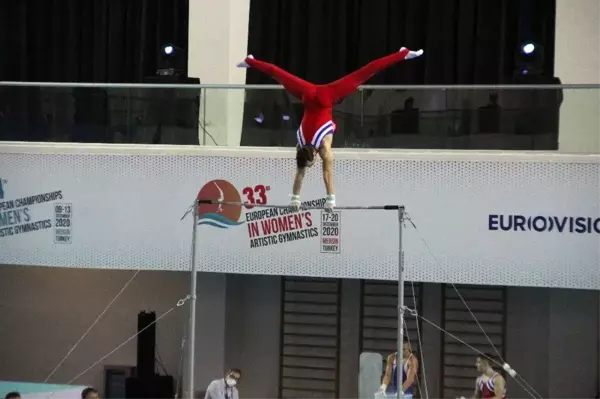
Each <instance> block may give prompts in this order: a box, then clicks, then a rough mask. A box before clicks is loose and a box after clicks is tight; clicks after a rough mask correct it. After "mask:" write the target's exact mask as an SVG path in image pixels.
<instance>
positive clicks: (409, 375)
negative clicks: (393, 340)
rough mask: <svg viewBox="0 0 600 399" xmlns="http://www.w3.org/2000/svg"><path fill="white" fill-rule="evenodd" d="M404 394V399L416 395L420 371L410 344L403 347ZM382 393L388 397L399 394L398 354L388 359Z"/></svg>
mask: <svg viewBox="0 0 600 399" xmlns="http://www.w3.org/2000/svg"><path fill="white" fill-rule="evenodd" d="M402 359H404V364H403V365H402V369H401V370H402V392H403V393H404V399H412V397H413V395H414V393H415V382H416V378H417V371H418V370H419V361H418V360H417V357H416V356H414V355H413V353H412V348H411V347H410V344H409V343H408V342H404V345H403V346H402ZM380 392H381V393H384V394H386V396H396V395H397V394H398V367H397V362H396V353H392V354H390V355H389V356H388V357H387V361H386V365H385V375H384V376H383V381H382V384H381V388H380Z"/></svg>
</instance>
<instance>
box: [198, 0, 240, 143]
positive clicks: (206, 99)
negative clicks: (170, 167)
mask: <svg viewBox="0 0 600 399" xmlns="http://www.w3.org/2000/svg"><path fill="white" fill-rule="evenodd" d="M189 11H190V12H189V31H188V43H189V44H188V47H189V48H188V75H189V76H193V77H198V78H200V81H201V82H202V83H210V84H244V83H246V70H245V69H240V68H236V67H235V64H236V63H237V62H239V61H241V60H243V59H244V58H245V57H246V52H247V48H248V21H249V11H250V0H219V1H214V0H190V2H189ZM244 96H245V91H244V90H222V89H206V90H203V93H202V101H201V102H200V124H201V125H202V124H203V122H205V123H206V130H207V131H208V132H209V133H210V134H211V135H212V136H213V137H214V139H215V141H216V142H217V144H218V145H229V146H237V145H239V144H240V139H241V134H242V117H243V110H244ZM204 107H205V108H204ZM205 109H206V112H204V110H205ZM199 135H200V143H201V144H206V145H214V143H213V142H212V140H210V139H208V138H207V137H205V135H204V133H203V131H202V129H200V131H199ZM205 138H206V140H205Z"/></svg>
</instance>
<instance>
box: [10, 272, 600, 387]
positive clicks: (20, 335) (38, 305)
mask: <svg viewBox="0 0 600 399" xmlns="http://www.w3.org/2000/svg"><path fill="white" fill-rule="evenodd" d="M131 273H132V272H128V271H104V270H103V271H99V270H88V269H86V270H75V269H59V268H36V267H14V266H10V267H8V266H3V267H0V318H1V319H2V320H3V323H2V324H0V343H1V345H0V376H2V379H4V380H16V381H19V380H21V381H42V380H43V379H44V378H45V377H46V375H47V374H48V373H49V372H50V371H51V370H52V368H53V367H54V366H55V365H56V364H57V363H58V362H59V361H60V359H61V358H62V356H64V355H65V354H66V353H67V352H68V350H69V349H70V347H71V345H72V344H73V343H74V342H75V341H76V340H77V339H78V338H79V337H80V336H81V334H82V333H83V332H84V331H85V329H86V328H87V327H88V326H89V325H90V323H91V322H92V321H93V320H94V319H95V317H96V315H97V314H98V313H99V312H101V311H102V309H104V307H105V306H106V304H107V303H108V302H109V301H110V299H112V298H113V297H114V295H115V294H116V293H117V292H118V291H119V290H120V289H121V288H122V287H123V285H124V284H125V282H126V281H127V280H128V279H129V278H130V276H131ZM188 277H189V274H188V273H184V272H166V271H164V272H162V271H161V272H143V273H141V274H140V275H139V276H138V278H136V279H135V280H134V281H133V283H132V284H131V285H130V286H129V287H128V288H127V289H126V290H125V292H124V293H123V295H122V297H121V298H120V299H119V300H118V301H117V302H116V303H115V304H114V306H113V307H112V308H111V309H110V310H109V311H108V312H107V314H106V315H105V317H104V318H103V319H102V320H101V321H100V322H99V323H98V324H97V325H96V327H95V328H94V329H93V330H92V332H91V334H90V335H89V336H88V337H87V338H86V339H85V340H84V341H83V342H82V343H81V345H80V346H79V348H78V349H77V350H75V351H74V352H73V354H72V355H71V357H70V358H69V360H67V362H66V363H65V364H64V366H63V367H62V368H61V369H60V370H59V371H58V372H57V373H56V375H55V376H54V377H53V378H52V380H51V381H52V382H57V383H64V382H68V381H69V380H70V379H71V378H73V377H74V376H75V375H77V374H78V373H79V372H81V371H83V370H84V369H85V368H87V366H88V365H90V364H91V363H93V362H95V361H96V360H98V359H99V358H100V357H102V356H103V355H105V354H106V353H108V352H109V351H111V350H112V349H114V348H115V347H116V346H117V345H119V344H120V343H122V342H123V341H124V340H125V339H126V338H128V337H129V336H131V335H132V334H134V333H135V332H136V324H137V313H138V312H139V311H140V310H155V311H157V313H158V314H161V313H162V312H164V311H166V310H168V309H170V308H171V307H172V306H173V305H174V304H175V303H176V302H177V300H178V299H179V298H181V297H183V296H185V295H186V294H187V292H188V289H189V279H188ZM198 284H199V285H198V292H199V301H198V325H197V341H196V342H197V351H196V371H197V373H196V379H195V383H196V388H197V389H200V390H202V389H204V388H205V387H206V385H207V384H208V383H209V382H210V381H211V380H212V379H214V378H219V377H221V376H222V375H223V372H224V371H225V370H226V368H228V367H238V368H241V369H242V370H243V374H244V376H243V380H242V381H241V383H240V390H241V392H242V394H243V396H244V397H247V398H248V397H249V398H253V397H254V398H258V397H262V398H276V397H277V394H278V391H277V385H278V376H279V338H280V337H279V325H280V295H281V285H280V279H279V277H274V276H240V275H228V276H225V275H223V274H204V273H203V274H201V275H200V277H199V280H198ZM422 298H423V306H422V315H423V316H424V317H426V318H428V319H429V320H431V321H433V322H434V323H436V324H438V325H441V324H442V314H441V308H442V300H441V288H440V285H439V284H424V286H423V295H422ZM507 301H508V309H507V318H508V321H507V328H508V333H507V356H506V359H507V361H508V362H509V363H511V365H512V366H513V367H514V368H515V369H517V370H518V371H519V372H520V374H522V375H523V376H524V377H525V378H526V379H527V380H528V381H529V382H530V383H531V384H532V385H533V386H534V387H535V388H536V389H537V390H538V392H539V393H540V394H541V395H543V396H544V397H553V398H560V397H564V398H566V397H594V395H595V394H596V389H597V385H596V384H598V375H599V371H598V355H597V354H598V350H599V349H598V336H599V312H600V301H599V294H598V292H593V291H582V290H560V289H540V288H535V289H534V288H509V290H508V295H507ZM341 312H342V313H341V314H342V319H341V331H342V335H341V349H342V353H341V365H340V387H341V392H340V394H341V395H340V396H341V397H345V398H352V397H355V395H356V392H357V385H358V383H357V373H358V356H359V353H358V351H359V334H360V283H359V281H358V280H344V282H343V285H342V308H341ZM187 316H188V314H187V309H185V308H183V309H180V310H178V311H175V312H174V313H172V314H171V315H169V316H167V318H165V319H164V320H162V321H159V322H158V325H157V345H158V350H159V353H160V356H161V357H162V359H163V362H164V364H165V367H166V368H167V370H168V371H169V372H170V373H171V374H176V373H177V369H178V368H177V367H178V362H179V359H180V354H181V352H180V351H179V345H180V340H181V334H182V332H183V328H184V324H185V321H186V319H187ZM422 338H423V343H424V348H423V355H424V360H425V361H424V362H423V363H425V366H426V369H427V384H428V390H429V396H430V397H438V395H439V383H440V375H441V374H440V373H441V366H440V365H441V338H442V336H441V334H440V333H439V331H438V330H436V329H435V328H433V327H431V326H429V325H427V324H425V323H424V324H423V329H422ZM135 345H136V344H135V340H134V341H132V342H131V343H129V344H127V345H126V346H125V347H123V348H122V349H121V350H119V351H118V352H116V353H115V354H114V355H112V356H111V357H109V358H108V359H106V361H105V362H104V364H106V365H125V366H133V365H134V364H135V354H136V346H135ZM102 374H103V369H102V366H101V365H100V366H98V367H96V368H94V369H93V370H91V371H90V372H89V373H88V374H86V375H84V376H82V377H81V378H80V379H78V380H76V381H74V382H73V383H75V384H81V385H94V386H97V387H100V388H103V380H102ZM509 384H510V385H509V389H510V391H509V392H510V395H511V397H527V396H524V395H523V394H522V391H521V390H519V388H518V387H517V386H516V384H515V383H514V382H510V381H509ZM0 394H2V393H0ZM466 394H469V393H468V392H467V393H465V395H466Z"/></svg>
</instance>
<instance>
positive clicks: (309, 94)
mask: <svg viewBox="0 0 600 399" xmlns="http://www.w3.org/2000/svg"><path fill="white" fill-rule="evenodd" d="M422 54H423V50H419V51H410V50H408V49H406V48H404V47H403V48H401V49H400V51H398V52H396V53H394V54H390V55H388V56H386V57H383V58H379V59H377V60H375V61H372V62H370V63H369V64H367V65H365V66H363V67H362V68H360V69H358V70H357V71H354V72H352V73H351V74H349V75H346V76H344V77H343V78H341V79H338V80H336V81H335V82H332V83H328V84H325V85H316V84H313V83H310V82H307V81H305V80H303V79H300V78H299V77H297V76H294V75H292V74H291V73H289V72H287V71H284V70H283V69H281V68H279V67H277V66H275V65H273V64H269V63H267V62H264V61H259V60H257V59H255V58H254V57H252V56H251V55H249V56H248V57H246V59H245V60H244V61H243V62H240V63H239V64H237V66H238V67H241V68H248V67H252V68H256V69H257V70H259V71H261V72H263V73H265V74H267V75H269V76H271V77H272V78H273V79H275V80H276V81H278V82H279V83H280V84H282V85H283V87H284V88H285V89H286V90H287V91H288V92H289V93H290V94H291V95H293V96H294V97H297V98H299V99H300V100H302V104H303V105H304V116H303V117H302V123H301V124H300V128H299V129H298V131H297V133H296V138H297V140H298V146H297V151H296V161H297V165H298V169H297V171H296V177H295V179H294V186H293V193H292V207H293V208H295V209H299V208H300V190H301V188H302V182H303V181H304V174H305V171H306V168H307V167H310V166H312V165H314V163H315V161H316V154H317V152H318V153H319V155H320V156H321V159H322V160H323V180H324V182H325V188H326V190H327V202H326V203H325V210H326V211H332V210H333V208H334V207H335V193H334V188H333V155H332V152H331V143H332V141H333V133H334V132H335V123H334V122H333V106H334V105H335V104H336V103H338V102H339V101H341V100H342V99H343V98H344V97H346V96H348V95H349V94H351V93H352V92H354V91H355V90H356V89H357V88H358V86H360V85H361V84H363V83H364V82H366V81H367V80H369V79H370V78H371V77H372V76H373V75H375V74H376V73H378V72H380V71H382V70H383V69H386V68H389V67H390V66H392V65H394V64H396V63H398V62H400V61H404V60H406V59H410V58H415V57H418V56H420V55H422Z"/></svg>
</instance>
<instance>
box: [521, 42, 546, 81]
mask: <svg viewBox="0 0 600 399" xmlns="http://www.w3.org/2000/svg"><path fill="white" fill-rule="evenodd" d="M544 62H545V57H544V46H543V45H540V44H539V43H535V42H533V41H525V42H522V43H521V45H520V46H519V48H518V50H517V52H516V54H515V67H516V69H515V74H516V75H534V76H539V75H541V74H542V73H543V71H544Z"/></svg>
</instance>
